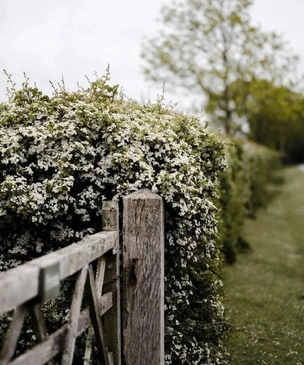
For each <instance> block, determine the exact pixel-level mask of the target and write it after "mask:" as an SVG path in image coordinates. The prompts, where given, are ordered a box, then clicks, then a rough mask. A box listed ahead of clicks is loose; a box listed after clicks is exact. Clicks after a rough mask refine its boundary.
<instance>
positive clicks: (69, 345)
mask: <svg viewBox="0 0 304 365" xmlns="http://www.w3.org/2000/svg"><path fill="white" fill-rule="evenodd" d="M87 272H88V265H86V266H85V267H84V268H83V269H82V270H81V271H80V272H79V274H78V277H77V280H76V283H75V289H74V293H73V298H72V304H71V310H70V318H69V324H68V333H67V336H66V338H65V343H64V349H63V354H62V361H61V365H71V364H72V362H73V357H74V349H75V342H76V337H77V332H78V331H77V330H78V321H79V316H80V310H81V304H82V299H83V293H84V286H85V283H86V279H87Z"/></svg>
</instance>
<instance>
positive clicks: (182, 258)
mask: <svg viewBox="0 0 304 365" xmlns="http://www.w3.org/2000/svg"><path fill="white" fill-rule="evenodd" d="M225 167H226V159H225V157H224V145H223V143H222V142H221V141H219V140H218V138H216V136H215V135H213V134H212V133H211V132H209V131H207V130H206V129H205V128H203V127H202V126H201V124H200V123H199V121H198V120H197V119H196V118H192V117H187V116H184V115H178V114H175V113H173V112H172V111H169V110H167V109H166V108H164V107H163V106H162V105H161V104H160V103H158V104H156V105H144V106H140V105H138V104H136V103H135V102H128V103H127V102H125V101H123V100H120V99H119V98H118V96H117V87H116V86H114V87H112V86H109V85H108V78H107V77H105V78H102V79H97V80H96V81H94V82H91V83H90V85H89V87H88V88H87V89H83V88H80V89H79V90H77V91H76V92H68V91H67V90H66V89H65V87H64V84H61V86H60V87H59V89H55V90H54V94H53V95H52V96H46V95H43V93H42V92H41V91H39V89H38V88H36V87H31V86H30V85H29V83H28V81H27V80H26V81H25V82H24V84H23V87H22V89H21V90H15V89H14V88H13V89H12V90H11V91H10V94H9V101H8V102H7V103H5V105H4V107H3V108H2V109H1V113H0V229H1V237H0V269H1V270H2V271H3V270H7V269H9V268H11V267H14V266H16V265H19V264H21V263H23V262H25V261H28V260H30V259H32V258H35V257H38V256H41V255H43V254H45V253H47V252H49V251H53V250H56V249H59V248H61V247H64V246H66V245H68V244H70V243H72V242H74V241H77V240H79V239H81V238H82V237H84V236H85V235H87V234H91V233H93V232H96V231H98V230H100V228H101V227H100V214H101V208H102V202H103V201H104V200H108V199H118V198H119V197H121V196H123V195H126V194H128V193H130V192H132V191H135V190H137V189H140V188H142V187H147V188H150V189H152V191H154V192H156V193H158V194H160V195H161V196H162V197H163V198H164V200H165V204H166V240H165V241H166V243H165V254H166V288H165V290H166V351H167V353H166V364H167V365H169V364H174V365H178V364H181V365H182V364H206V363H208V364H211V363H212V364H226V363H227V362H226V360H225V358H226V354H225V349H224V347H223V345H222V340H223V337H224V335H225V334H226V332H227V328H228V324H227V323H226V321H225V319H224V316H223V311H224V310H223V306H222V304H221V286H222V282H221V280H220V278H219V267H220V262H221V260H220V252H219V251H220V250H219V243H218V219H217V208H216V206H215V200H216V199H217V198H218V173H219V172H221V171H223V170H224V169H225Z"/></svg>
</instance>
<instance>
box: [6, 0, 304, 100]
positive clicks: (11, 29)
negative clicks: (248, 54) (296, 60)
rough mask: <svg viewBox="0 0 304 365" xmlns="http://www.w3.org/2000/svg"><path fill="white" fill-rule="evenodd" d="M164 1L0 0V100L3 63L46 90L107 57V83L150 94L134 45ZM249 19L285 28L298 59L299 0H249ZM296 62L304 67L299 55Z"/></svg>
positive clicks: (301, 47)
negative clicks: (250, 8)
mask: <svg viewBox="0 0 304 365" xmlns="http://www.w3.org/2000/svg"><path fill="white" fill-rule="evenodd" d="M214 1H216V0H214ZM169 2H170V0H51V1H50V0H48V1H46V0H0V100H1V101H3V100H5V99H6V97H5V89H6V78H5V77H4V75H3V74H2V72H1V70H2V69H6V70H7V71H8V72H9V73H11V74H13V79H14V80H15V81H16V82H17V84H20V82H21V81H22V74H23V72H26V74H27V75H28V76H29V77H30V79H31V80H32V81H33V82H34V81H35V82H36V83H37V85H38V86H39V87H40V88H41V89H43V90H44V91H46V92H49V91H50V87H49V80H52V81H53V82H57V81H59V80H60V79H61V75H62V74H63V75H64V78H65V82H66V85H67V86H68V88H69V89H71V90H74V89H76V86H77V81H79V82H80V83H82V84H85V77H84V75H88V76H89V77H92V79H93V74H94V72H95V71H96V72H98V74H99V75H102V74H103V73H104V71H105V69H106V67H107V65H108V64H110V67H111V75H112V82H113V83H118V84H120V85H121V86H123V88H124V90H125V94H126V95H128V96H130V97H132V98H135V99H138V100H140V99H141V98H142V97H145V98H146V99H147V98H151V99H152V100H153V99H155V96H156V93H157V92H156V91H155V89H152V88H151V87H150V86H149V84H148V83H147V82H146V81H145V80H144V78H143V76H142V74H141V70H140V64H141V60H140V45H141V42H142V40H143V37H144V36H149V35H151V34H153V32H155V30H156V29H157V26H158V25H157V23H156V18H157V16H158V14H159V11H160V6H161V4H162V3H169ZM253 18H254V21H255V22H257V23H260V24H261V27H262V28H263V29H265V30H276V31H277V32H279V33H282V34H284V36H285V38H286V39H287V40H289V41H290V43H291V45H292V46H293V48H294V50H295V51H296V52H297V53H299V54H300V55H301V56H302V57H303V59H304V44H303V42H304V41H303V36H304V0H256V1H255V6H254V8H253ZM301 68H302V71H303V72H304V62H303V61H302V64H301ZM159 92H161V90H159ZM176 101H178V100H176Z"/></svg>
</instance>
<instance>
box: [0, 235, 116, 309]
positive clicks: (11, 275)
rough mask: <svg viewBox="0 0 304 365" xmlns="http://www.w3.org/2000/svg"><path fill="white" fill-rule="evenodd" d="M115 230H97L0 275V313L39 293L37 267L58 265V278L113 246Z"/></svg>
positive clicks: (87, 262)
mask: <svg viewBox="0 0 304 365" xmlns="http://www.w3.org/2000/svg"><path fill="white" fill-rule="evenodd" d="M116 245H117V232H99V233H96V234H94V235H92V236H89V237H87V238H85V239H83V240H82V241H80V242H77V243H74V244H72V245H70V246H67V247H65V248H63V249H61V250H58V251H55V252H52V253H50V254H48V255H45V256H42V257H40V258H38V259H35V260H32V261H30V262H29V263H26V264H24V265H21V266H19V267H17V268H15V269H11V270H8V271H7V272H4V273H1V274H0V293H1V295H0V315H1V314H3V313H5V312H7V311H9V310H11V309H13V308H15V307H17V306H19V305H20V304H22V303H24V302H26V301H28V300H30V299H32V298H35V297H37V296H38V294H39V273H40V269H41V268H47V267H50V266H52V265H56V264H57V263H58V264H59V272H60V274H59V278H60V280H62V279H65V278H66V277H68V276H70V275H73V274H74V273H75V272H77V271H79V270H81V269H82V268H83V267H84V266H85V265H87V264H89V263H90V262H92V261H93V260H95V259H97V258H98V257H100V256H102V255H103V254H104V253H106V252H108V251H109V250H111V249H113V248H115V247H116Z"/></svg>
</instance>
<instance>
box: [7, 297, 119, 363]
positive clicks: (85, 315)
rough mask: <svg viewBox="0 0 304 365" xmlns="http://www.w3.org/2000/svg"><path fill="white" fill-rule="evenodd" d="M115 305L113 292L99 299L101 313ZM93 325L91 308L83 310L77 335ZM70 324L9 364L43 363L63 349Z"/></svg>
mask: <svg viewBox="0 0 304 365" xmlns="http://www.w3.org/2000/svg"><path fill="white" fill-rule="evenodd" d="M112 305H113V299H112V293H109V294H106V295H103V296H102V298H101V299H100V300H99V308H100V314H101V315H103V314H105V313H106V312H107V311H108V310H109V309H110V308H111V307H112ZM89 326H91V318H90V311H89V308H86V309H84V310H83V311H81V313H80V316H79V321H78V328H77V335H80V334H81V333H82V332H84V331H85V330H86V329H87V328H88V327H89ZM68 330H69V328H68V324H65V325H64V326H62V327H61V328H60V329H59V330H57V331H56V332H54V333H52V334H51V335H50V336H48V338H47V339H46V340H45V341H44V342H43V343H41V344H38V345H36V346H35V347H33V348H32V349H30V350H28V351H27V352H26V353H24V354H23V355H21V356H19V357H17V358H16V359H14V360H13V361H11V362H10V363H9V365H43V364H45V363H47V362H48V361H49V360H51V359H52V358H53V357H54V356H56V355H57V354H58V353H59V352H61V351H63V348H64V341H65V337H66V335H67V333H68Z"/></svg>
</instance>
